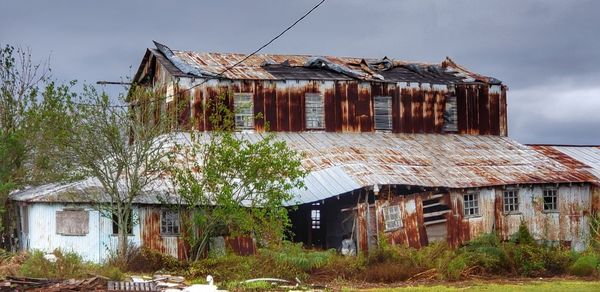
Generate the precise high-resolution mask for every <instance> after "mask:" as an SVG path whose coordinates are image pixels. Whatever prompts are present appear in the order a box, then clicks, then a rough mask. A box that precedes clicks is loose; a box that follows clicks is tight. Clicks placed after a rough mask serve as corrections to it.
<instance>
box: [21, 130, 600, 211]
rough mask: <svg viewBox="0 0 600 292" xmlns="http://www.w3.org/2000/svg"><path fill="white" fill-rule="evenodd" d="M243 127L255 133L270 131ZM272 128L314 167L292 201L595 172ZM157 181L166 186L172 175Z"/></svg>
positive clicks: (32, 195) (47, 197) (462, 145)
mask: <svg viewBox="0 0 600 292" xmlns="http://www.w3.org/2000/svg"><path fill="white" fill-rule="evenodd" d="M186 135H189V134H187V133H179V134H178V135H177V136H176V139H177V140H178V141H181V142H183V143H185V142H186V141H189V138H186V137H185V136H186ZM201 135H210V134H207V133H201ZM238 135H241V136H244V137H245V138H247V139H250V140H251V141H258V140H260V139H263V137H264V135H265V134H263V133H239V134H238ZM275 135H276V139H277V140H281V141H286V143H287V144H288V145H289V146H290V147H291V148H293V149H295V150H297V151H299V152H301V153H303V154H304V157H303V160H302V165H303V167H304V168H305V169H307V170H309V171H310V174H309V175H308V177H307V178H306V180H305V185H306V189H302V190H296V193H297V197H296V199H294V200H293V201H292V202H290V204H292V203H308V202H314V201H319V200H322V199H325V198H328V197H332V196H336V195H341V194H345V193H348V192H350V191H353V190H356V189H360V188H363V187H370V186H373V185H375V184H378V185H410V186H423V187H446V188H471V187H487V186H498V185H512V184H539V183H571V182H594V181H596V180H597V178H595V177H594V176H592V175H591V174H590V173H589V172H588V171H586V170H583V169H581V168H580V167H579V165H574V164H572V163H569V162H568V161H564V160H561V159H557V158H556V157H554V156H552V155H548V154H547V153H545V152H539V151H536V150H535V149H534V148H532V147H528V146H525V145H522V144H519V143H517V142H515V141H513V140H511V139H509V138H506V137H499V136H482V135H477V136H475V135H449V134H447V135H435V134H394V133H379V132H375V133H326V132H302V133H277V134H275ZM165 180H166V181H168V179H165ZM156 184H157V185H159V186H163V185H164V186H168V182H156ZM97 186H98V185H97V183H94V181H93V180H92V181H87V182H86V181H82V182H77V183H72V184H67V185H50V186H42V187H38V188H33V189H29V190H25V191H23V192H18V193H15V194H13V195H11V197H12V199H13V200H17V201H29V202H60V201H66V202H70V201H72V200H76V198H74V196H73V194H77V192H82V190H86V189H87V190H88V191H89V190H97ZM167 190H168V188H164V187H162V188H161V187H156V188H153V189H152V191H148V193H146V194H144V196H142V197H140V200H139V201H138V203H140V204H158V203H161V201H160V200H158V199H157V198H158V197H159V196H162V195H164V194H165V193H166V192H167ZM75 197H76V196H75Z"/></svg>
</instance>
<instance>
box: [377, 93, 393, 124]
mask: <svg viewBox="0 0 600 292" xmlns="http://www.w3.org/2000/svg"><path fill="white" fill-rule="evenodd" d="M386 120H387V121H386ZM373 121H374V123H375V125H374V128H375V130H380V131H391V130H392V97H391V96H384V95H376V96H375V97H373Z"/></svg>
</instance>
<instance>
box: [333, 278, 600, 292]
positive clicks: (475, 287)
mask: <svg viewBox="0 0 600 292" xmlns="http://www.w3.org/2000/svg"><path fill="white" fill-rule="evenodd" d="M599 290H600V282H594V281H572V280H547V281H532V282H526V283H518V284H507V283H485V282H472V283H460V285H459V286H447V285H433V286H425V285H419V286H414V287H399V288H384V289H365V290H359V289H352V288H346V289H342V291H372V292H392V291H401V292H421V291H490V292H494V291H497V292H510V291H531V292H535V291H540V292H562V291H599Z"/></svg>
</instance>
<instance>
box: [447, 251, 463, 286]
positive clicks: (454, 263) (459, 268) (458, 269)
mask: <svg viewBox="0 0 600 292" xmlns="http://www.w3.org/2000/svg"><path fill="white" fill-rule="evenodd" d="M466 268H467V260H466V259H465V257H463V256H458V257H455V258H454V259H452V260H451V261H450V262H449V263H448V266H447V267H446V269H444V270H443V271H444V276H445V277H446V279H448V280H451V281H456V280H459V279H460V276H461V275H462V273H463V271H464V270H465V269H466Z"/></svg>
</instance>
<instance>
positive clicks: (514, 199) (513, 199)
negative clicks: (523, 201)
mask: <svg viewBox="0 0 600 292" xmlns="http://www.w3.org/2000/svg"><path fill="white" fill-rule="evenodd" d="M503 196H504V212H505V213H511V212H518V211H519V197H518V191H517V190H506V191H504V193H503Z"/></svg>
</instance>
